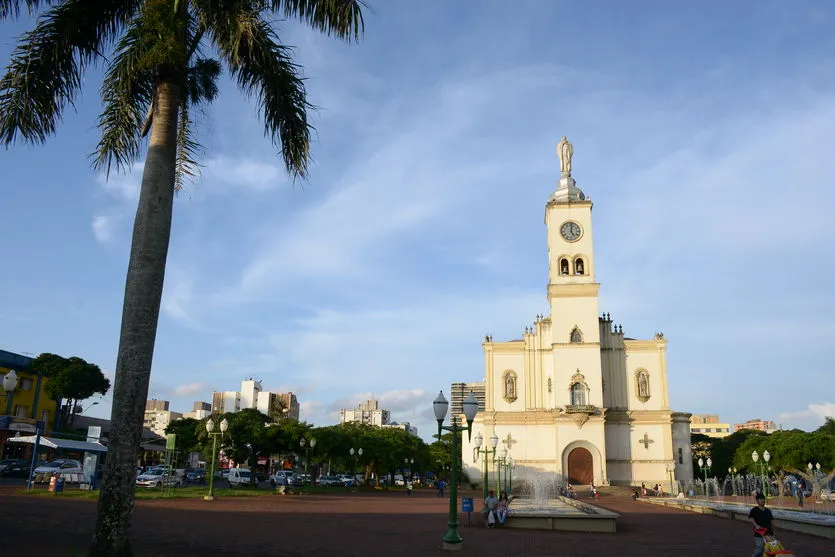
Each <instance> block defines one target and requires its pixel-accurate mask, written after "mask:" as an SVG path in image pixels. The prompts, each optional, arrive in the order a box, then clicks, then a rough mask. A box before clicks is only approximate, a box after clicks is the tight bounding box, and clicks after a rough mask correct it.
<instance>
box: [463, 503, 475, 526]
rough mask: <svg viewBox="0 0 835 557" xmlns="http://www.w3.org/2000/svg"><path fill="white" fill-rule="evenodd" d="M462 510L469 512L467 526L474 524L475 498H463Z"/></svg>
mask: <svg viewBox="0 0 835 557" xmlns="http://www.w3.org/2000/svg"><path fill="white" fill-rule="evenodd" d="M461 511H462V512H465V513H467V526H472V523H473V520H472V519H473V514H472V513H473V498H472V497H462V498H461Z"/></svg>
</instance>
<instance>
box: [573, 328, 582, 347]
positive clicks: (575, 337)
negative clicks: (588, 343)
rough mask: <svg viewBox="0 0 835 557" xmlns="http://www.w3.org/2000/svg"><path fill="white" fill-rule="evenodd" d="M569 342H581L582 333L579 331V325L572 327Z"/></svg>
mask: <svg viewBox="0 0 835 557" xmlns="http://www.w3.org/2000/svg"><path fill="white" fill-rule="evenodd" d="M570 342H571V343H572V344H579V343H581V342H583V333H581V332H580V328H579V327H574V329H572V331H571V337H570Z"/></svg>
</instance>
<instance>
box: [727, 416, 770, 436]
mask: <svg viewBox="0 0 835 557" xmlns="http://www.w3.org/2000/svg"><path fill="white" fill-rule="evenodd" d="M741 429H756V430H757V431H764V432H766V433H774V432H775V431H777V424H775V423H774V422H772V421H771V420H762V419H760V418H754V419H753V420H748V421H747V422H745V423H741V424H734V431H739V430H741Z"/></svg>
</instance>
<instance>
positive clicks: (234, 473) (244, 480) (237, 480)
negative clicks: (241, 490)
mask: <svg viewBox="0 0 835 557" xmlns="http://www.w3.org/2000/svg"><path fill="white" fill-rule="evenodd" d="M226 479H227V480H228V481H229V487H237V486H242V485H249V483H250V480H251V479H252V473H251V472H250V471H249V468H230V469H229V475H228V476H227V477H226Z"/></svg>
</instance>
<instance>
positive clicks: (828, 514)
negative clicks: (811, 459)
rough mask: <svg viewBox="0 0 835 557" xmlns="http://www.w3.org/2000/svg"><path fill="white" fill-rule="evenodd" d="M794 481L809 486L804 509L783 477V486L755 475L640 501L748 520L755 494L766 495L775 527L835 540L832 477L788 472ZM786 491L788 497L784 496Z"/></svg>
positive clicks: (694, 484) (681, 485)
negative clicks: (669, 496)
mask: <svg viewBox="0 0 835 557" xmlns="http://www.w3.org/2000/svg"><path fill="white" fill-rule="evenodd" d="M790 473H791V474H792V475H793V476H794V477H795V478H804V479H805V480H806V484H807V486H810V487H811V491H812V493H811V495H810V496H808V497H807V498H806V499H805V505H804V507H803V508H798V507H796V506H795V497H794V496H793V495H791V491H790V488H791V486H792V484H793V483H796V482H793V481H792V479H791V478H789V477H785V478H784V479H783V485H780V484H777V483H772V482H769V481H768V479H764V478H763V477H762V476H760V475H758V474H750V473H749V474H733V473H731V474H729V475H728V476H726V477H725V479H724V480H723V481H722V482H721V484H720V480H719V478H715V477H714V478H707V480H706V481H705V480H700V479H692V480H686V481H680V482H678V489H679V491H680V494H679V496H678V497H676V498H663V497H649V498H644V499H640V500H641V501H643V502H646V503H652V504H656V505H664V506H671V507H677V508H681V509H684V510H688V511H692V512H698V513H702V514H711V515H714V516H720V517H724V518H730V519H732V520H743V521H746V520H748V512H749V510H750V509H751V507H753V506H754V505H755V504H756V503H755V500H754V495H755V494H756V493H758V492H760V493H765V494H766V495H767V496H768V505H769V507H770V508H771V512H772V513H773V514H774V519H775V524H776V526H777V528H780V529H783V530H793V531H796V532H804V533H807V534H812V535H816V536H822V537H826V538H831V539H835V497H833V495H832V488H833V487H835V474H829V475H827V474H823V473H821V472H820V471H819V470H810V473H809V474H806V473H804V472H801V471H799V470H792V471H791V472H790ZM787 490H789V494H788V495H785V493H786V491H787Z"/></svg>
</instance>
